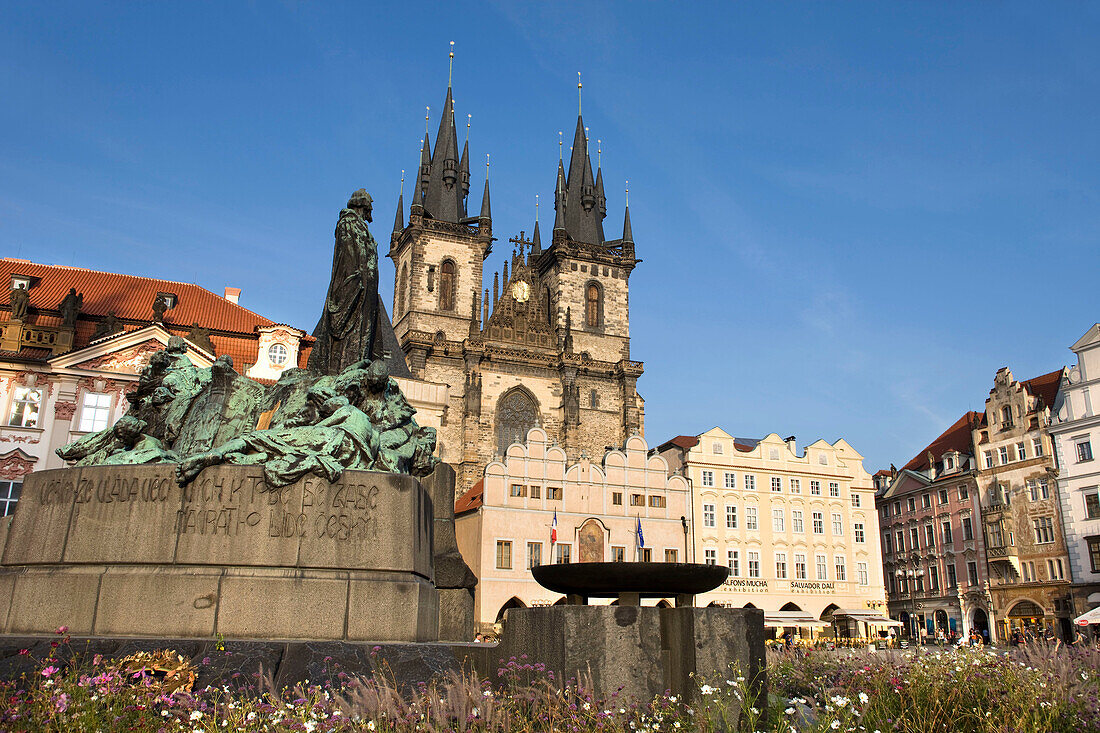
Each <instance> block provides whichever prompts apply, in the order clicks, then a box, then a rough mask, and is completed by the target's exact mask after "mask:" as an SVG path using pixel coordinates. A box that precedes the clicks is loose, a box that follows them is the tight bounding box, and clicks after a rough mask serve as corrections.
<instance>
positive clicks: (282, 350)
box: [267, 344, 289, 366]
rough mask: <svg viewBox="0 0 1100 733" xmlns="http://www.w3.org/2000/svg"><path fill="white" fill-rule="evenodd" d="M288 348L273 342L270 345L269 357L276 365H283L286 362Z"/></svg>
mask: <svg viewBox="0 0 1100 733" xmlns="http://www.w3.org/2000/svg"><path fill="white" fill-rule="evenodd" d="M288 353H289V352H288V351H287V348H286V346H285V345H283V344H272V345H271V346H270V347H268V350H267V358H268V360H269V361H270V362H271V363H272V364H273V365H274V366H282V365H283V364H285V363H286V358H287V354H288Z"/></svg>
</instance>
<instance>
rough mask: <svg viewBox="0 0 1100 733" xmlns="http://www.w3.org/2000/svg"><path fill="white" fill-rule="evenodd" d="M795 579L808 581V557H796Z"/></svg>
mask: <svg viewBox="0 0 1100 733" xmlns="http://www.w3.org/2000/svg"><path fill="white" fill-rule="evenodd" d="M794 579H795V580H805V579H806V556H805V555H802V554H799V553H795V556H794Z"/></svg>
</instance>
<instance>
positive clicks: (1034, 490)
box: [1025, 478, 1039, 501]
mask: <svg viewBox="0 0 1100 733" xmlns="http://www.w3.org/2000/svg"><path fill="white" fill-rule="evenodd" d="M1025 483H1026V484H1027V490H1028V493H1030V494H1031V500H1032V501H1039V484H1037V483H1036V482H1035V479H1033V478H1029V479H1028V480H1027V481H1026V482H1025Z"/></svg>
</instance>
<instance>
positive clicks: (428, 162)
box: [409, 107, 432, 214]
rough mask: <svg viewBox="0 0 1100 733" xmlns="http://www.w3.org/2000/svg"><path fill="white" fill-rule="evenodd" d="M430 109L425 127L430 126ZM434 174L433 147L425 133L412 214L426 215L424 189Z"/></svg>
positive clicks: (414, 188)
mask: <svg viewBox="0 0 1100 733" xmlns="http://www.w3.org/2000/svg"><path fill="white" fill-rule="evenodd" d="M429 109H431V108H430V107H425V108H424V110H425V112H424V126H425V127H427V126H428V112H427V110H429ZM431 174H432V153H431V145H430V144H429V142H428V132H427V131H426V130H425V132H424V144H423V145H421V146H420V173H419V176H418V178H417V181H416V185H415V186H414V187H413V202H412V209H410V211H409V213H410V214H423V213H424V189H426V188H427V187H428V180H429V179H430V178H431Z"/></svg>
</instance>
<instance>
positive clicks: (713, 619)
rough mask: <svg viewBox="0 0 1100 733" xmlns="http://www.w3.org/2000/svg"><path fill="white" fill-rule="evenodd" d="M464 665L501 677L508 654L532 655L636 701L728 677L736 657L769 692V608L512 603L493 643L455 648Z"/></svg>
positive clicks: (561, 673) (565, 675) (691, 690)
mask: <svg viewBox="0 0 1100 733" xmlns="http://www.w3.org/2000/svg"><path fill="white" fill-rule="evenodd" d="M455 651H456V654H458V655H459V656H461V657H463V658H464V660H465V663H466V665H467V666H469V667H472V668H473V669H475V670H477V671H478V672H479V673H480V674H481V675H483V676H485V677H487V678H489V679H493V680H496V679H498V678H497V676H496V670H497V669H498V668H499V667H500V666H502V665H503V663H504V661H506V660H508V659H509V658H510V657H516V658H519V657H520V656H521V655H523V654H526V655H527V661H530V662H532V663H534V662H541V663H543V664H545V665H546V667H547V669H549V670H553V672H554V674H555V676H556V678H557V679H559V680H568V679H569V678H578V677H580V676H585V677H590V678H591V681H592V683H593V684H594V686H595V688H596V690H597V693H598V694H601V695H610V694H611V693H613V692H615V690H617V689H619V688H622V694H623V695H628V696H633V697H635V698H637V699H639V700H647V699H650V698H652V697H653V696H654V695H657V694H661V693H663V692H664V691H665V690H670V691H671V692H672V694H674V695H686V696H688V697H689V698H690V697H691V696H692V695H693V694H695V691H696V688H697V682H696V680H695V679H693V678H692V675H693V674H694V675H695V677H696V678H703V679H706V680H709V681H714V680H726V679H729V675H730V665H731V664H733V665H734V666H735V667H736V669H737V670H739V672H740V674H742V675H744V677H745V678H746V679H747V680H750V681H754V684H755V685H756V686H757V690H758V691H759V693H760V694H763V693H764V690H765V685H764V682H765V680H764V674H765V673H764V670H765V658H764V612H763V611H761V610H759V609H740V608H737V609H730V608H658V607H653V606H550V607H547V608H513V609H509V611H508V612H507V615H506V616H505V621H504V632H503V635H502V637H501V641H500V644H498V645H496V646H488V645H485V646H482V645H471V646H469V647H463V648H461V649H460V648H458V647H456V648H455Z"/></svg>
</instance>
